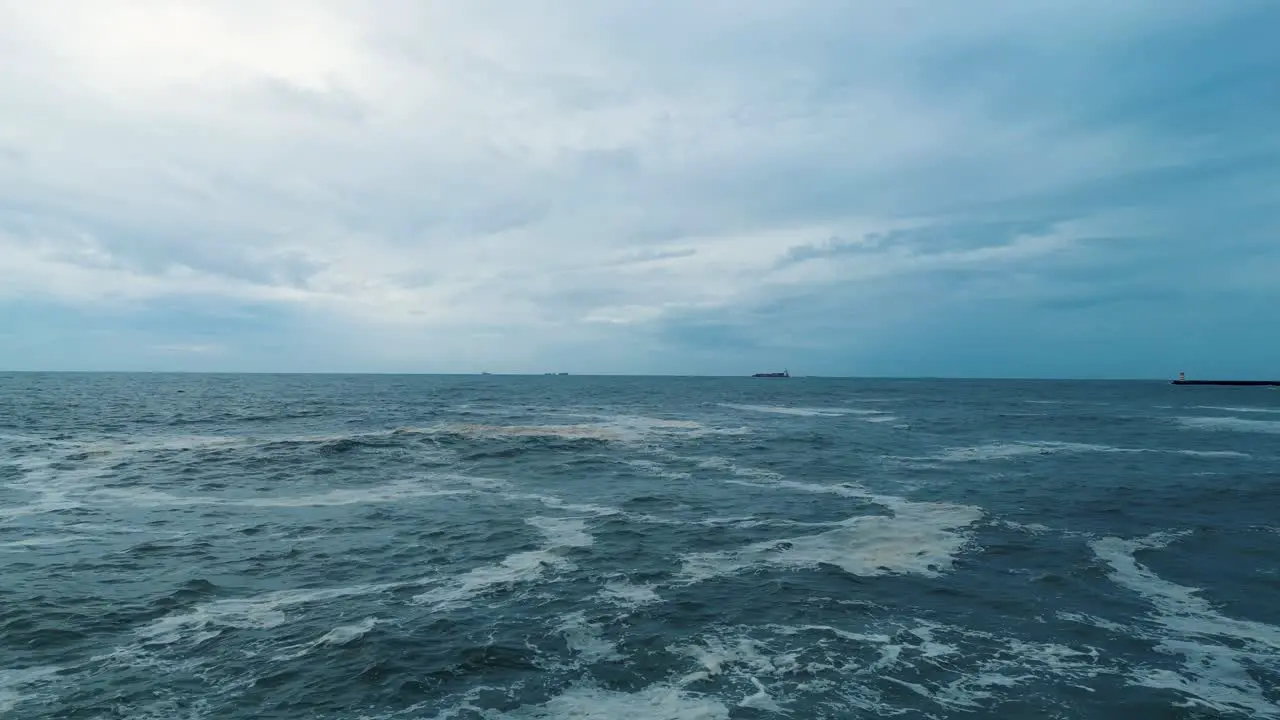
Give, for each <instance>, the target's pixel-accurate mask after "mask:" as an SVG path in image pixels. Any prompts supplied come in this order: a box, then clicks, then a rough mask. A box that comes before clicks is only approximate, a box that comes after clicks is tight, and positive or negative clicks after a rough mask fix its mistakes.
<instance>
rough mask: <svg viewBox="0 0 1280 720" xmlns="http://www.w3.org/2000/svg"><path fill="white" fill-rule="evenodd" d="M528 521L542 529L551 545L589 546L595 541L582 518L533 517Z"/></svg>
mask: <svg viewBox="0 0 1280 720" xmlns="http://www.w3.org/2000/svg"><path fill="white" fill-rule="evenodd" d="M527 522H528V523H529V524H530V525H532V526H534V527H536V528H538V530H540V531H542V534H543V535H545V536H546V538H547V544H548V545H549V546H551V547H587V546H588V545H591V543H592V542H594V539H593V538H592V537H591V534H590V533H588V532H587V530H586V528H587V524H586V522H585V521H584V520H582V519H580V518H549V517H533V518H529V519H528V520H527Z"/></svg>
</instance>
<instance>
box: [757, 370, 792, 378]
mask: <svg viewBox="0 0 1280 720" xmlns="http://www.w3.org/2000/svg"><path fill="white" fill-rule="evenodd" d="M751 377H778V378H789V377H791V373H790V372H789V371H787V370H783V371H782V372H771V373H756V374H755V375H752V376H751Z"/></svg>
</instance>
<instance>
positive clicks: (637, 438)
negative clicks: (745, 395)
mask: <svg viewBox="0 0 1280 720" xmlns="http://www.w3.org/2000/svg"><path fill="white" fill-rule="evenodd" d="M568 415H569V416H571V417H579V418H582V419H589V420H593V421H595V422H589V423H575V424H568V425H551V424H536V425H479V424H474V423H464V424H444V425H439V426H436V427H432V428H402V429H401V432H418V433H427V434H438V433H453V434H458V435H465V436H469V437H473V438H477V439H486V438H488V439H498V438H513V437H555V438H560V439H564V440H601V441H610V442H642V441H647V440H651V439H655V438H663V437H674V438H681V437H683V438H697V437H703V436H707V435H740V434H745V433H747V432H749V429H747V428H711V427H707V426H705V425H703V424H702V423H699V422H696V421H693V420H678V419H670V418H652V417H644V416H638V415H597V414H586V413H575V414H568Z"/></svg>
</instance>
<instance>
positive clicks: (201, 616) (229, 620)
mask: <svg viewBox="0 0 1280 720" xmlns="http://www.w3.org/2000/svg"><path fill="white" fill-rule="evenodd" d="M408 585H410V583H389V584H383V585H354V586H350V587H337V588H317V589H312V590H279V591H276V592H270V593H266V594H263V595H258V596H255V597H249V598H229V599H226V600H215V601H213V602H208V603H202V604H200V605H197V606H195V607H194V608H192V609H191V610H188V611H186V612H183V613H177V614H174V615H166V616H165V617H162V618H160V619H158V620H155V621H154V622H152V623H150V624H148V625H145V626H143V627H142V628H139V629H138V630H137V634H138V635H139V636H140V637H142V638H143V639H144V641H146V642H148V643H156V644H161V645H172V644H174V643H177V642H181V641H187V642H188V643H190V644H193V645H194V644H199V643H200V642H203V641H204V640H208V639H210V638H212V637H216V636H217V635H218V634H220V633H221V632H222V631H223V630H224V629H227V628H232V629H241V630H255V629H257V630H265V629H271V628H275V627H279V626H281V625H284V624H285V623H286V622H288V616H287V615H286V614H285V610H287V609H289V608H293V607H296V606H299V605H308V604H312V603H320V602H326V601H329V600H336V599H339V598H348V597H356V596H362V595H375V594H378V593H382V592H386V591H388V590H393V589H396V588H399V587H406V586H408Z"/></svg>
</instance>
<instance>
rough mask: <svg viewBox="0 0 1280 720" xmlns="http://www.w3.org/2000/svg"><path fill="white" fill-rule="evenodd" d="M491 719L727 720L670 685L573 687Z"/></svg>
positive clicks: (713, 705)
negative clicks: (622, 689) (633, 689)
mask: <svg viewBox="0 0 1280 720" xmlns="http://www.w3.org/2000/svg"><path fill="white" fill-rule="evenodd" d="M441 717H447V716H441ZM492 717H494V718H509V719H511V720H552V719H553V718H554V719H557V720H558V719H560V718H573V719H574V720H728V718H729V709H728V708H727V707H725V705H724V704H723V703H721V702H720V701H719V700H716V699H714V698H711V697H707V696H701V695H697V694H693V693H689V692H686V691H684V690H683V689H681V688H677V687H673V686H670V685H663V684H659V685H651V686H649V687H647V688H645V689H643V690H640V691H638V692H634V693H625V692H618V691H615V690H605V689H602V688H598V687H593V686H574V687H570V688H569V689H567V690H565V691H564V692H562V693H560V694H559V695H556V696H555V697H553V698H551V699H550V700H547V701H546V702H545V703H542V704H540V705H526V706H523V707H519V708H516V709H515V710H511V711H508V712H505V713H494V714H492Z"/></svg>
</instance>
